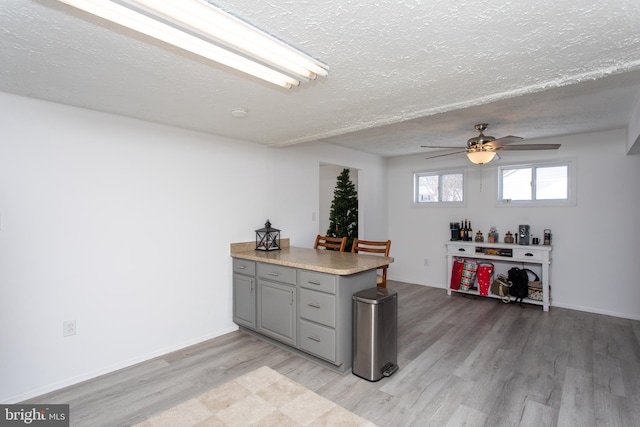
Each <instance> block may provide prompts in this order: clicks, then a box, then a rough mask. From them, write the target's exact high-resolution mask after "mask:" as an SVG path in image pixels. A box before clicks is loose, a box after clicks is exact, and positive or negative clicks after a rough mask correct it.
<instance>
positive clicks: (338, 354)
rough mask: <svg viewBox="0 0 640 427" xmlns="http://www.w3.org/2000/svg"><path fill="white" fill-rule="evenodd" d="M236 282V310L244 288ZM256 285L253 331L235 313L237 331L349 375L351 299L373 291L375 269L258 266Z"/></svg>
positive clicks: (259, 263) (261, 264)
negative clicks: (347, 271)
mask: <svg viewBox="0 0 640 427" xmlns="http://www.w3.org/2000/svg"><path fill="white" fill-rule="evenodd" d="M246 270H247V269H246V267H245V271H246ZM249 270H250V269H249ZM234 271H236V272H237V270H235V269H234ZM236 277H240V275H238V274H234V307H235V306H236V305H238V301H237V299H238V298H240V297H242V296H244V293H242V292H240V291H239V290H240V289H242V288H246V286H247V284H246V283H245V282H244V281H245V280H247V279H244V278H242V279H240V280H239V281H238V284H237V286H236V284H235V283H236ZM254 279H255V281H256V282H255V283H257V286H256V288H257V292H256V293H255V294H257V295H255V298H256V304H257V305H256V306H257V319H256V322H255V324H256V326H255V327H251V326H247V323H246V322H244V319H243V318H241V317H240V316H238V315H236V313H235V312H234V321H235V322H236V323H237V324H238V325H239V326H240V327H241V329H243V330H245V331H246V332H249V333H251V334H252V335H255V336H257V337H260V338H262V339H264V340H266V341H269V342H271V343H273V344H275V345H277V346H279V347H282V348H285V349H287V350H290V351H293V352H295V353H297V354H299V355H301V356H303V357H305V358H307V359H309V360H313V361H314V362H316V363H318V364H320V365H322V366H325V367H327V368H330V369H332V370H334V371H336V372H340V373H345V372H349V371H350V370H351V363H352V360H351V359H352V330H353V328H352V323H353V319H352V307H353V305H352V296H353V294H355V293H357V292H360V291H362V290H364V289H368V288H372V287H375V286H376V270H375V269H370V270H365V271H360V272H356V273H354V274H346V275H339V274H330V273H324V272H317V271H312V270H307V269H301V268H293V267H286V266H281V265H276V264H270V263H264V262H256V263H255V277H254ZM247 283H249V282H247ZM236 287H237V288H238V290H235V288H236ZM237 311H239V310H237Z"/></svg>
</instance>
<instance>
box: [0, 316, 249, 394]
mask: <svg viewBox="0 0 640 427" xmlns="http://www.w3.org/2000/svg"><path fill="white" fill-rule="evenodd" d="M237 330H238V328H237V327H232V328H228V329H224V330H222V331H218V332H216V333H213V334H207V335H204V336H201V337H198V338H194V339H192V340H188V341H185V342H182V343H180V344H176V345H173V346H169V347H165V348H162V349H158V350H156V351H152V352H150V353H147V354H143V355H140V356H136V357H133V358H131V359H127V360H124V361H122V362H118V363H114V364H112V365H109V366H105V367H104V368H100V369H96V370H95V371H91V372H86V373H84V374H80V375H77V376H75V377H72V378H68V379H65V380H62V381H58V382H55V383H53V384H48V385H45V386H42V387H39V388H37V389H34V390H30V391H28V392H26V393H22V394H19V395H16V396H12V397H9V398H7V399H6V401H5V402H3V403H6V404H12V403H19V402H24V401H25V400H29V399H33V398H36V397H38V396H42V395H43V394H47V393H51V392H53V391H57V390H60V389H63V388H65V387H69V386H72V385H75V384H78V383H81V382H83V381H87V380H91V379H94V378H97V377H100V376H102V375H106V374H110V373H113V372H115V371H118V370H120V369H124V368H128V367H130V366H133V365H136V364H138V363H142V362H146V361H148V360H151V359H154V358H156V357H160V356H164V355H166V354H169V353H172V352H174V351H178V350H182V349H184V348H187V347H190V346H192V345H196V344H200V343H202V342H205V341H207V340H210V339H213V338H217V337H220V336H222V335H226V334H228V333H230V332H233V331H237Z"/></svg>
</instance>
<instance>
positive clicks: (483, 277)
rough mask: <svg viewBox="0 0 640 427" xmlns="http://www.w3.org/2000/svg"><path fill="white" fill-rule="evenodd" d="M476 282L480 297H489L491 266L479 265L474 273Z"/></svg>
mask: <svg viewBox="0 0 640 427" xmlns="http://www.w3.org/2000/svg"><path fill="white" fill-rule="evenodd" d="M476 276H477V280H478V292H479V293H480V295H489V288H490V287H491V282H492V280H491V278H492V277H493V264H491V263H488V262H487V263H480V264H479V265H478V271H477V272H476Z"/></svg>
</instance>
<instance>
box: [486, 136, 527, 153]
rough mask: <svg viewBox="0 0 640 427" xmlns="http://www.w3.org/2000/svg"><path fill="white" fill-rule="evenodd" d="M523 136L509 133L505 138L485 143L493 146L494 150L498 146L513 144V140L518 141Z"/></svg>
mask: <svg viewBox="0 0 640 427" xmlns="http://www.w3.org/2000/svg"><path fill="white" fill-rule="evenodd" d="M521 139H522V138H521V137H519V136H513V135H509V136H505V137H503V138H498V139H494V140H493V141H489V142H486V143H484V146H485V147H486V146H489V147H491V148H493V149H494V150H495V149H497V148H498V147H502V146H503V145H507V144H511V143H512V142H516V141H520V140H521Z"/></svg>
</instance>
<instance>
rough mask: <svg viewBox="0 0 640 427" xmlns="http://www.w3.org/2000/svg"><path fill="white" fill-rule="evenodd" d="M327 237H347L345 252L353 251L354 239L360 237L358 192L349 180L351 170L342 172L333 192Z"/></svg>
mask: <svg viewBox="0 0 640 427" xmlns="http://www.w3.org/2000/svg"><path fill="white" fill-rule="evenodd" d="M327 236H331V237H345V236H346V238H347V246H346V248H345V251H351V245H352V244H353V239H355V238H356V237H358V192H357V191H356V187H355V185H353V183H352V182H351V179H350V178H349V169H343V170H342V172H341V173H340V175H339V176H338V181H337V184H336V188H335V190H333V201H332V202H331V212H330V214H329V229H328V230H327Z"/></svg>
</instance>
